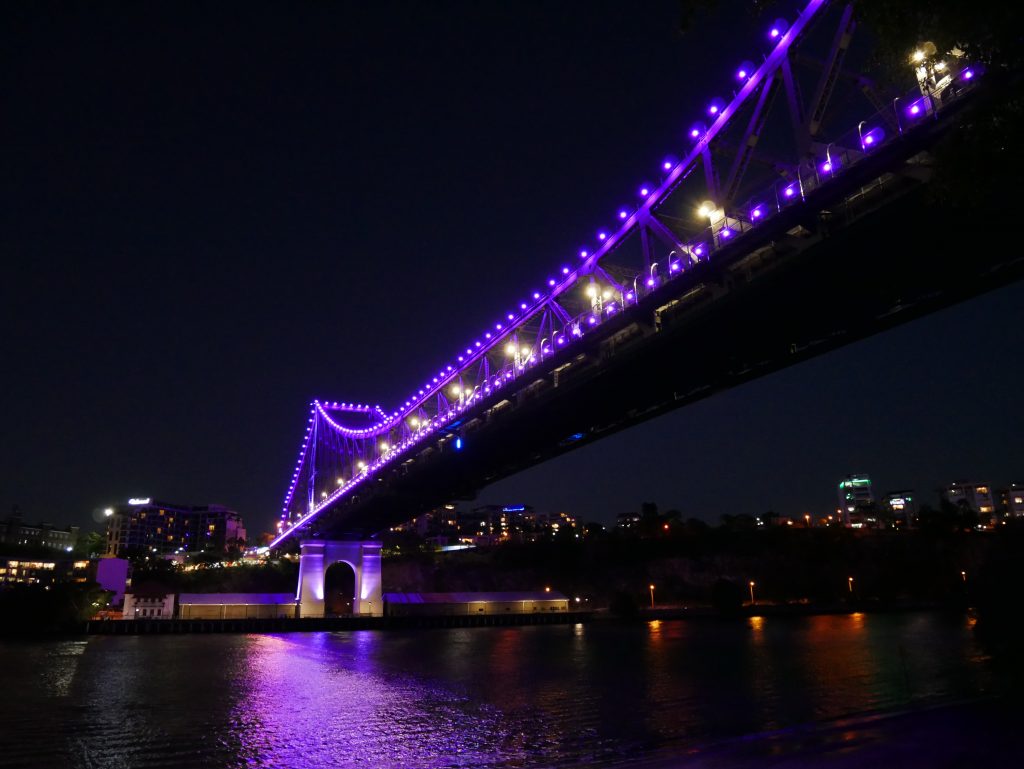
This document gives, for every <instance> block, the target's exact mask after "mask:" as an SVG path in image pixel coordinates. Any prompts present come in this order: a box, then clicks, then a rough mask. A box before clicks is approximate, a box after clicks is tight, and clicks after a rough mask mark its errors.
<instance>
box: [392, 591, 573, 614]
mask: <svg viewBox="0 0 1024 769" xmlns="http://www.w3.org/2000/svg"><path fill="white" fill-rule="evenodd" d="M567 611H569V599H568V598H567V597H566V596H564V595H562V594H561V593H559V592H557V591H553V590H532V591H514V592H513V591H507V592H491V593H385V594H384V614H385V616H388V617H414V616H415V617H430V616H433V617H437V616H453V615H479V614H535V613H541V612H543V613H548V612H567Z"/></svg>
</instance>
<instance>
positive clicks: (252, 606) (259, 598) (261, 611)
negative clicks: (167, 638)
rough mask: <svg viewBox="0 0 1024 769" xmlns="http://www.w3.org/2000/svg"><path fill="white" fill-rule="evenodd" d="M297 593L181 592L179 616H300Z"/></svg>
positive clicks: (215, 617) (222, 617) (185, 617)
mask: <svg viewBox="0 0 1024 769" xmlns="http://www.w3.org/2000/svg"><path fill="white" fill-rule="evenodd" d="M298 611H299V603H298V601H297V600H296V599H295V593H181V594H180V595H178V618H179V619H278V618H281V617H287V618H292V617H297V616H298Z"/></svg>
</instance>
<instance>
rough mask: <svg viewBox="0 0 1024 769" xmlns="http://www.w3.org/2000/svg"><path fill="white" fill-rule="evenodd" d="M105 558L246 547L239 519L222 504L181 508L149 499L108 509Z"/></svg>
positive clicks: (130, 501) (136, 500)
mask: <svg viewBox="0 0 1024 769" xmlns="http://www.w3.org/2000/svg"><path fill="white" fill-rule="evenodd" d="M106 514H107V555H111V556H119V557H125V556H129V555H140V554H151V553H156V554H157V555H168V554H175V553H197V552H201V551H203V550H212V551H219V552H223V551H224V550H227V549H228V548H231V547H241V546H243V545H244V544H245V539H246V534H245V526H244V524H243V523H242V517H241V516H240V515H239V514H238V513H236V512H235V511H233V510H229V509H228V508H226V507H223V506H221V505H202V506H184V505H173V504H168V503H166V502H158V501H155V500H151V499H149V498H143V499H130V500H129V501H128V504H127V505H119V506H118V507H114V508H108V509H107V510H106Z"/></svg>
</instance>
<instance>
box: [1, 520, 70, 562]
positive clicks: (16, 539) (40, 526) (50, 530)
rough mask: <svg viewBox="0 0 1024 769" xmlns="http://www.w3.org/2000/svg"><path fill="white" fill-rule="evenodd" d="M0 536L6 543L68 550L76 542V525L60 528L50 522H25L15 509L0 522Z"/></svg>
mask: <svg viewBox="0 0 1024 769" xmlns="http://www.w3.org/2000/svg"><path fill="white" fill-rule="evenodd" d="M0 536H2V537H3V539H2V541H3V543H4V544H6V545H25V546H26V547H48V548H52V549H54V550H64V551H65V552H69V551H71V550H73V549H74V547H75V544H77V542H78V527H77V526H68V527H66V528H61V527H59V526H54V525H53V524H52V523H36V524H29V523H25V521H24V520H23V519H22V516H21V513H19V512H18V511H17V510H15V511H14V512H13V513H11V514H10V515H9V516H8V517H7V520H6V521H4V522H3V523H2V524H0Z"/></svg>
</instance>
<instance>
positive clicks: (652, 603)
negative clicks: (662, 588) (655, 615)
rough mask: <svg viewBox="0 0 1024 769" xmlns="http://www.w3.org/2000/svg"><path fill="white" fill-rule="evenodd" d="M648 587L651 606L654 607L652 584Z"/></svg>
mask: <svg viewBox="0 0 1024 769" xmlns="http://www.w3.org/2000/svg"><path fill="white" fill-rule="evenodd" d="M647 587H648V589H649V590H650V591H651V608H652V609H653V608H654V585H648V586H647Z"/></svg>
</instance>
